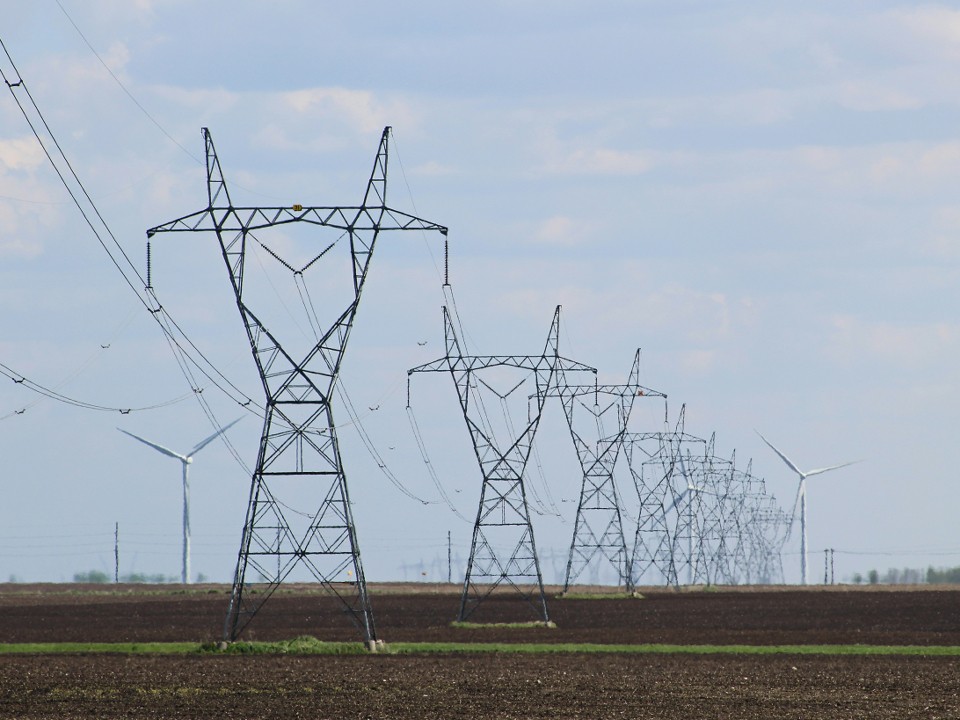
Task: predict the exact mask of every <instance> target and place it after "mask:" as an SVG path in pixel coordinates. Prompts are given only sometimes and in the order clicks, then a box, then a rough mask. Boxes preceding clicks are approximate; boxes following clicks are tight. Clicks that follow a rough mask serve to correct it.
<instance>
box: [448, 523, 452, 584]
mask: <svg viewBox="0 0 960 720" xmlns="http://www.w3.org/2000/svg"><path fill="white" fill-rule="evenodd" d="M452 582H453V544H452V543H451V541H450V531H449V530H447V584H448V585H449V584H451V583H452Z"/></svg>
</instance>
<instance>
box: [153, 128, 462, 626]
mask: <svg viewBox="0 0 960 720" xmlns="http://www.w3.org/2000/svg"><path fill="white" fill-rule="evenodd" d="M389 135H390V128H389V127H387V128H384V131H383V135H382V136H381V139H380V147H379V149H378V150H377V156H376V159H375V160H374V164H373V172H372V173H371V175H370V179H369V181H368V183H367V187H366V192H365V194H364V196H363V202H362V203H361V204H360V205H355V206H342V207H326V206H318V207H305V206H302V205H299V204H298V205H293V206H289V207H235V206H234V205H233V203H232V202H231V199H230V194H229V192H228V190H227V184H226V182H225V180H224V178H223V173H222V172H221V169H220V161H219V159H218V158H217V154H216V150H215V149H214V146H213V139H212V138H211V136H210V132H209V131H208V130H207V129H206V128H204V129H203V137H204V141H205V143H206V167H207V201H208V204H207V207H206V208H204V209H203V210H201V211H199V212H196V213H193V214H190V215H186V216H184V217H181V218H179V219H177V220H173V221H171V222H168V223H166V224H164V225H160V226H158V227H155V228H153V229H151V230H148V231H147V237H148V238H149V237H152V236H153V235H155V234H157V233H162V232H197V231H213V232H215V233H216V235H217V240H218V241H219V243H220V249H221V252H222V256H223V260H224V263H225V264H226V267H227V271H228V273H229V277H230V283H231V286H232V288H233V292H234V295H235V297H236V302H237V308H238V309H239V310H240V317H241V318H242V320H243V324H244V327H245V328H246V332H247V338H248V339H249V341H250V348H251V350H252V352H253V358H254V360H255V362H256V365H257V370H258V372H259V374H260V379H261V382H262V384H263V389H264V393H265V395H266V403H265V407H266V410H265V417H264V424H263V434H262V437H261V440H260V449H259V451H258V454H257V464H256V468H255V469H254V471H253V476H252V479H251V484H250V498H249V503H248V506H247V515H246V520H245V521H244V527H243V536H242V540H241V544H240V552H239V556H238V559H237V567H236V572H235V574H234V579H233V590H232V592H231V595H230V606H229V610H228V612H227V618H226V622H225V623H224V637H225V638H226V639H228V640H235V639H236V638H237V636H238V635H239V634H240V633H241V632H242V631H243V629H244V628H245V627H246V626H247V625H248V624H249V622H250V621H251V620H252V619H253V617H254V616H255V615H256V614H257V612H258V611H259V610H260V608H261V607H262V606H263V604H264V603H265V602H266V601H267V599H269V598H270V596H271V595H272V594H273V592H274V591H275V590H276V589H277V587H278V586H279V585H280V584H281V583H282V582H283V581H284V579H285V578H287V577H288V576H289V575H290V573H291V572H292V571H293V570H294V569H295V568H297V567H298V566H302V567H303V568H306V570H307V571H308V573H309V575H311V576H312V577H313V578H314V579H315V580H316V581H317V582H319V583H321V585H322V586H323V587H324V588H325V589H326V590H328V591H329V592H330V593H332V594H333V595H334V596H336V598H338V599H339V600H340V601H341V602H342V604H343V606H344V610H345V612H346V614H347V615H348V616H349V617H350V618H351V619H352V620H353V622H354V623H355V624H356V625H357V627H358V628H359V629H360V631H361V632H362V633H363V635H364V637H365V639H366V641H367V642H368V644H369V643H372V642H374V641H375V640H376V629H375V627H374V622H373V613H372V612H371V609H370V601H369V597H368V595H367V587H366V580H365V578H364V574H363V567H362V564H361V562H360V547H359V544H358V542H357V535H356V530H355V528H354V522H353V513H352V511H351V507H350V498H349V494H348V492H347V480H346V475H345V473H344V469H343V463H342V460H341V456H340V448H339V445H338V442H337V435H336V429H335V428H336V426H335V425H334V421H333V410H332V407H331V400H332V395H333V392H334V390H335V387H336V383H337V377H338V374H339V372H340V366H341V363H342V362H343V355H344V351H345V349H346V346H347V340H348V339H349V337H350V330H351V328H352V327H353V322H354V317H355V316H356V312H357V306H358V305H359V302H360V295H361V293H362V291H363V286H364V283H365V281H366V279H367V273H368V271H369V269H370V261H371V260H372V259H373V252H374V249H375V246H376V242H377V238H378V237H379V234H380V232H381V231H386V230H421V231H422V230H438V231H440V232H441V233H443V234H444V235H446V233H447V229H446V228H445V227H443V226H441V225H438V224H436V223H432V222H429V221H427V220H423V219H421V218H418V217H415V216H413V215H408V214H407V213H403V212H400V211H398V210H394V209H392V208H389V207H387V204H386V191H387V159H388V139H389ZM294 223H305V224H307V225H309V226H313V227H314V228H316V229H317V232H318V233H319V228H333V229H336V230H338V231H341V233H342V234H341V236H340V237H341V238H343V237H346V238H348V239H349V245H350V257H351V260H352V263H351V270H352V278H351V289H352V294H351V297H349V298H348V299H347V303H346V306H345V307H344V308H343V310H342V311H340V312H339V314H338V315H336V316H335V317H336V320H335V321H333V324H332V325H331V326H329V327H328V328H326V329H323V328H322V327H316V326H314V331H315V333H316V342H315V343H313V342H312V341H311V347H310V349H309V350H308V352H306V354H305V355H302V356H299V355H297V356H295V355H293V354H291V353H290V352H288V351H287V350H285V349H284V347H283V344H282V342H281V339H280V338H279V337H278V336H277V335H276V334H274V332H271V331H270V330H268V329H267V324H266V322H265V321H263V320H262V319H261V318H260V316H259V315H258V314H257V313H256V312H255V311H254V309H253V308H251V307H250V306H249V305H248V298H247V297H246V295H245V284H244V280H245V277H244V270H245V264H246V259H247V249H248V245H251V244H253V243H258V244H259V245H261V246H263V247H264V248H265V249H266V250H267V252H269V254H270V255H271V256H272V257H273V258H274V259H276V260H277V261H278V262H279V263H280V264H281V265H282V266H283V267H284V268H286V270H288V271H290V273H291V275H292V276H293V279H294V282H296V283H298V291H299V290H300V289H301V285H300V284H302V283H303V282H304V275H305V274H306V273H307V271H309V270H310V269H311V268H312V267H313V266H314V265H315V264H316V263H318V261H319V260H320V259H321V258H323V256H324V255H325V254H326V253H327V251H328V250H330V249H331V248H332V247H333V244H334V243H331V244H330V245H329V246H327V247H326V248H325V249H322V248H315V249H314V251H312V252H316V253H317V254H316V256H315V257H314V258H313V259H312V260H310V261H309V262H308V263H306V264H305V265H304V266H302V267H300V268H296V267H294V266H293V265H291V264H290V263H289V262H287V261H286V260H284V259H283V258H282V257H281V256H280V254H279V253H278V252H277V251H276V250H275V249H273V248H270V247H268V246H266V245H265V244H264V243H263V242H262V241H261V240H260V239H259V238H258V237H256V235H255V233H258V232H260V231H264V230H266V229H268V228H274V227H277V226H285V225H290V224H294ZM311 310H312V311H313V312H312V317H313V318H316V312H315V308H311ZM312 324H313V323H312ZM317 324H318V323H317ZM304 494H307V495H309V496H310V498H311V500H309V501H307V502H312V503H313V504H312V505H311V506H310V507H309V508H308V511H307V512H301V511H300V510H298V509H295V508H294V507H293V505H295V504H300V505H302V504H303V502H304V500H303V496H304ZM251 571H255V572H256V573H258V576H259V578H258V579H259V580H260V581H261V582H263V583H265V587H263V588H258V592H257V593H256V594H254V593H251V592H248V590H249V585H250V582H249V580H248V575H249V574H250V573H251Z"/></svg>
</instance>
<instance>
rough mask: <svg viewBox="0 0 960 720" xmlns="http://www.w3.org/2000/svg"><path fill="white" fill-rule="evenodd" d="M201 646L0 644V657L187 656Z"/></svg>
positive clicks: (187, 644) (185, 643) (165, 644)
mask: <svg viewBox="0 0 960 720" xmlns="http://www.w3.org/2000/svg"><path fill="white" fill-rule="evenodd" d="M201 647H202V645H201V644H200V643H195V642H143V643H80V642H64V643H0V655H10V654H18V653H19V654H22V653H32V654H37V655H63V654H76V653H81V654H82V653H120V654H123V655H151V654H160V655H187V654H189V653H195V652H199V651H200V648H201Z"/></svg>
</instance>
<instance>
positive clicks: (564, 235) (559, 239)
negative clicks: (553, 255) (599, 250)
mask: <svg viewBox="0 0 960 720" xmlns="http://www.w3.org/2000/svg"><path fill="white" fill-rule="evenodd" d="M532 237H533V240H534V242H537V243H542V244H544V245H567V246H569V245H578V244H579V243H581V242H582V241H583V240H584V237H585V233H584V229H583V228H580V227H579V226H578V225H577V223H576V222H574V221H573V220H572V219H571V218H569V217H567V216H565V215H555V216H554V217H551V218H547V219H546V220H544V221H543V222H541V223H540V224H539V226H538V227H537V228H536V230H535V231H534V233H533V235H532Z"/></svg>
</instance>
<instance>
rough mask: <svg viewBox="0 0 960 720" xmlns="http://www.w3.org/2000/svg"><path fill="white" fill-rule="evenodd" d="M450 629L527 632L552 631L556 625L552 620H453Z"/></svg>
mask: <svg viewBox="0 0 960 720" xmlns="http://www.w3.org/2000/svg"><path fill="white" fill-rule="evenodd" d="M450 627H452V628H457V629H459V630H486V629H490V628H497V629H503V628H509V629H511V630H527V629H530V628H546V629H548V630H554V629H556V627H557V624H556V623H555V622H553V621H552V620H548V621H546V622H544V621H543V620H532V621H530V622H509V623H475V622H465V621H462V620H454V621H453V622H452V623H450Z"/></svg>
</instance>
